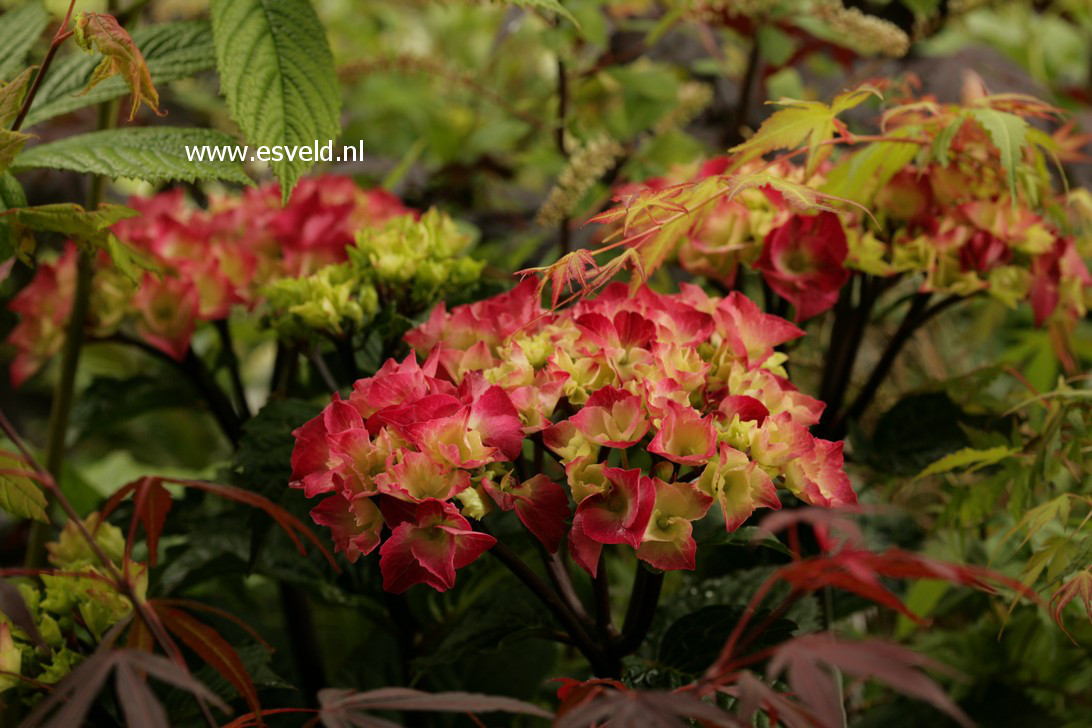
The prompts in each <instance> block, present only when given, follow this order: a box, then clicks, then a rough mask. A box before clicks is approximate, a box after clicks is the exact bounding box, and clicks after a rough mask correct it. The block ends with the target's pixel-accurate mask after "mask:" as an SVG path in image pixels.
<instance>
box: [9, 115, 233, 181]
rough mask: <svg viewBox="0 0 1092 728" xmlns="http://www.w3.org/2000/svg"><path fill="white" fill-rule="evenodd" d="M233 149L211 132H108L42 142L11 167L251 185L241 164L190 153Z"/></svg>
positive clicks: (223, 136) (221, 135)
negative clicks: (189, 152) (193, 156)
mask: <svg viewBox="0 0 1092 728" xmlns="http://www.w3.org/2000/svg"><path fill="white" fill-rule="evenodd" d="M234 145H235V139H233V138H232V137H230V136H228V135H227V134H224V133H223V132H219V131H214V130H212V129H183V128H178V127H169V126H155V127H146V128H139V129H108V130H106V131H95V132H91V133H89V134H79V135H77V136H72V137H68V138H66V139H61V140H60V141H55V142H49V143H47V144H39V145H38V146H36V147H32V148H31V149H28V150H26V151H25V152H23V153H22V154H21V155H19V157H18V159H16V160H15V164H14V165H12V167H13V169H15V170H23V169H31V168H38V167H45V168H49V169H67V170H71V171H74V172H83V173H87V174H101V175H105V176H107V177H130V178H133V179H140V180H144V181H146V182H166V181H171V180H183V181H186V182H195V181H197V180H201V179H218V180H225V181H229V182H237V183H239V184H244V185H249V184H251V180H250V178H249V177H247V176H246V173H245V172H244V171H243V166H242V163H241V162H237V161H210V160H200V161H198V160H195V161H190V160H189V158H188V156H187V153H186V150H187V148H191V149H192V148H194V147H196V148H201V147H230V146H234Z"/></svg>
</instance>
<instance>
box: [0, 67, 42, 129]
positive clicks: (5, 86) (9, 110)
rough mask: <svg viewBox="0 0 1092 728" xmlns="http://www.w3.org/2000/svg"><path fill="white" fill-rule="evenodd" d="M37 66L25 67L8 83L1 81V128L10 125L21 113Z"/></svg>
mask: <svg viewBox="0 0 1092 728" xmlns="http://www.w3.org/2000/svg"><path fill="white" fill-rule="evenodd" d="M36 68H37V66H31V67H30V68H25V69H23V72H22V73H20V74H19V75H18V76H16V77H15V78H14V79H12V80H11V81H10V82H8V83H4V82H3V81H0V129H3V128H4V127H6V126H8V125H9V124H10V123H11V122H12V121H14V120H15V117H17V116H18V115H19V110H20V109H21V108H22V106H23V99H24V98H26V95H27V87H28V86H29V85H30V82H31V79H32V78H33V77H34V72H35V69H36Z"/></svg>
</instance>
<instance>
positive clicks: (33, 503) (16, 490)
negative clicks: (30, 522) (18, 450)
mask: <svg viewBox="0 0 1092 728" xmlns="http://www.w3.org/2000/svg"><path fill="white" fill-rule="evenodd" d="M12 471H17V472H12ZM20 472H27V470H26V466H25V465H24V464H23V463H22V462H21V461H19V460H16V459H15V458H12V457H8V456H4V455H0V509H2V510H4V511H7V512H8V513H10V514H12V515H13V516H18V517H19V518H33V519H34V520H35V521H41V522H42V523H47V522H48V521H49V517H48V516H47V515H46V511H45V509H46V498H45V494H44V493H42V489H41V488H39V487H38V484H37V483H35V482H34V481H33V480H31V479H30V478H29V477H27V476H26V475H21V474H20Z"/></svg>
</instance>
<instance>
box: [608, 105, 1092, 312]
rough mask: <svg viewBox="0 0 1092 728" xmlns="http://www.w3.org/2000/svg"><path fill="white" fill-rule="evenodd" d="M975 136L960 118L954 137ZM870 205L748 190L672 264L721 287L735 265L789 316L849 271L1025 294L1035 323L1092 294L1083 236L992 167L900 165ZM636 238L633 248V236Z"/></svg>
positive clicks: (716, 207) (668, 181)
mask: <svg viewBox="0 0 1092 728" xmlns="http://www.w3.org/2000/svg"><path fill="white" fill-rule="evenodd" d="M975 132H976V127H973V126H971V125H968V126H967V131H965V132H963V135H971V136H973V134H974V133H975ZM956 139H957V142H960V143H965V144H967V145H971V144H972V141H973V139H967V140H963V139H962V135H961V136H960V137H956ZM979 141H981V140H979ZM729 163H730V159H728V158H718V159H714V160H711V161H709V162H706V163H705V164H704V165H702V166H701V167H700V168H699V169H698V170H697V171H696V172H688V171H685V170H683V171H680V172H679V173H678V174H677V175H673V176H672V177H671V178H656V179H652V180H646V181H645V182H643V183H641V185H639V187H644V188H647V189H650V190H652V191H653V192H655V191H661V190H670V188H671V187H672V185H675V184H679V183H683V182H686V181H688V180H689V181H691V182H701V181H703V180H707V179H709V178H710V177H716V176H719V175H722V174H724V172H725V170H726V169H727V168H728V165H729ZM845 164H853V159H852V157H850V159H849V161H848V162H847V163H843V166H842V167H841V168H839V167H836V166H834V165H832V164H830V163H826V164H824V165H822V166H821V168H820V172H819V174H818V175H816V176H813V177H812V178H811V179H810V180H809V182H808V183H809V185H811V186H813V187H815V188H817V189H819V190H824V189H829V188H831V184H828V183H831V182H833V181H838V178H839V176H840V175H842V176H844V174H843V173H845V170H846V169H849V168H848V167H846V166H844V165H845ZM861 164H867V162H862V163H861ZM754 166H755V165H754V164H752V165H749V166H748V167H744V169H742V170H739V171H738V172H739V174H746V173H748V171H749V170H750V169H751V168H754ZM976 169H977V168H976ZM764 171H765V173H767V174H769V175H773V176H775V177H780V178H783V179H785V180H787V181H789V182H793V183H800V182H802V181H803V180H804V170H803V168H802V167H800V166H797V165H794V164H792V163H790V162H786V161H781V162H778V163H777V164H774V165H771V166H769V167H768V168H764ZM849 173H852V171H850V172H849ZM636 187H638V186H636V185H631V186H629V187H627V188H623V189H622V190H621V192H622V193H623V194H625V193H626V192H627V191H629V192H632V191H633V190H634V189H635V188H636ZM869 211H870V212H871V213H872V217H871V218H869V217H868V216H867V215H865V214H863V213H861V212H860V211H850V212H846V213H842V214H835V213H833V212H828V211H820V212H811V213H801V212H798V211H796V210H794V209H793V208H792V207H791V206H790V205H788V204H787V203H786V201H785V199H784V198H783V196H782V195H781V193H779V192H778V191H777V190H775V189H773V188H772V187H769V186H767V187H761V188H758V189H746V190H743V191H741V192H739V193H738V194H736V195H734V196H731V197H727V196H724V197H721V198H720V199H719V200H717V201H716V202H715V203H713V204H712V205H709V206H708V211H707V212H704V214H699V215H695V217H694V219H695V222H694V224H693V226H692V227H691V229H690V230H689V231H688V232H687V234H686V235H685V236H684V237H683V238H682V240H681V242H680V243H679V245H678V247H677V250H676V255H677V260H678V262H679V264H680V265H681V266H682V267H683V268H684V269H686V270H687V271H689V272H691V273H694V274H696V275H702V276H706V277H708V278H710V279H713V280H716V281H717V282H719V283H720V284H721V285H723V286H726V287H729V288H730V287H732V286H734V285H735V281H736V276H737V273H738V269H739V266H740V265H743V266H745V267H749V268H751V269H753V270H755V271H757V272H758V273H759V274H761V275H762V277H763V279H764V280H765V282H766V283H767V284H768V285H769V287H770V288H771V289H773V290H774V291H775V292H776V293H777V294H778V295H780V296H781V297H782V298H784V299H785V300H787V301H788V302H789V303H791V304H793V307H794V311H795V318H796V320H797V321H802V320H805V319H808V318H810V317H812V316H814V315H816V314H819V313H822V312H824V311H826V310H828V309H830V308H831V307H832V306H833V305H834V303H835V302H836V301H837V299H838V295H839V291H840V290H841V288H842V286H843V285H844V284H845V283H846V282H847V281H848V280H849V278H850V277H851V275H853V274H854V273H855V272H859V273H867V274H871V275H875V276H881V277H891V276H896V275H900V274H917V275H918V276H919V280H920V290H921V291H922V292H936V293H946V294H952V295H958V296H968V295H971V294H974V293H976V292H979V291H981V292H984V293H986V294H988V295H990V296H992V297H994V298H996V299H998V300H1000V301H1002V302H1003V303H1005V304H1006V305H1008V306H1010V307H1014V306H1016V305H1017V304H1018V303H1020V302H1022V301H1024V300H1028V301H1030V303H1031V305H1032V307H1033V309H1034V313H1035V318H1036V321H1037V322H1039V323H1042V322H1044V321H1046V320H1047V319H1048V318H1049V317H1050V316H1052V315H1056V316H1062V317H1064V316H1073V317H1076V316H1082V315H1084V312H1085V311H1086V310H1087V306H1088V304H1089V301H1090V299H1092V275H1090V274H1089V271H1088V268H1087V266H1086V264H1085V262H1084V260H1083V259H1082V253H1081V250H1082V248H1085V249H1087V248H1088V247H1089V246H1090V245H1092V239H1087V238H1084V237H1082V236H1080V235H1078V234H1073V233H1070V232H1068V231H1067V230H1066V226H1065V225H1064V224H1059V223H1058V222H1056V221H1054V220H1052V219H1051V218H1050V217H1048V216H1047V215H1046V214H1044V213H1043V212H1041V211H1038V210H1035V209H1032V208H1031V207H1029V206H1028V205H1027V204H1026V203H1025V202H1023V201H1018V202H1017V203H1016V204H1014V203H1013V198H1012V197H1011V196H1010V195H1009V193H1008V190H1007V189H1006V187H1005V180H1004V177H1003V175H1000V174H997V173H996V172H995V173H993V174H990V175H982V174H980V173H979V172H975V171H974V170H971V169H968V168H965V167H963V166H960V165H958V164H954V163H953V164H949V165H941V164H939V163H932V164H928V165H926V166H923V167H917V166H914V165H909V166H907V167H904V168H903V169H901V170H900V171H898V172H897V173H894V174H892V175H891V176H890V178H889V179H887V180H885V181H884V182H883V184H882V185H880V186H879V187H878V188H877V189H876V190H875V192H874V194H873V195H872V197H871V201H870V205H869ZM873 220H875V221H876V223H878V225H877V224H874V223H873ZM636 232H637V233H639V232H640V230H639V228H638V229H637V231H636ZM631 234H632V233H631ZM634 241H635V242H634V244H635V245H639V244H641V242H642V240H641V237H640V236H639V234H638V235H634ZM1084 252H1085V253H1086V254H1087V252H1089V251H1088V250H1084Z"/></svg>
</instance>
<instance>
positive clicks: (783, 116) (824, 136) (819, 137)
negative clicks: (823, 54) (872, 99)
mask: <svg viewBox="0 0 1092 728" xmlns="http://www.w3.org/2000/svg"><path fill="white" fill-rule="evenodd" d="M878 94H879V92H878V91H876V89H874V88H872V87H871V86H862V87H861V88H858V89H854V90H853V91H846V92H844V93H841V94H838V96H836V97H835V98H834V101H833V102H832V104H831V105H830V106H828V105H827V104H824V103H823V102H821V101H798V100H796V99H781V100H780V101H777V102H776V103H777V105H779V106H782V107H784V108H782V109H781V110H780V111H775V112H774V113H773V114H772V115H771V116H770V118H768V119H766V121H764V122H762V126H760V127H759V128H758V131H757V132H755V134H754V136H752V137H751V138H750V139H748V140H747V141H745V142H743V143H742V144H739V145H738V146H735V147H733V148H732V149H731V150H730V151H731V152H732V153H733V154H736V155H738V156H737V158H736V160H735V162H734V164H733V167H738V166H739V165H741V164H744V163H745V162H748V161H750V160H752V159H756V158H758V157H761V156H762V155H763V154H766V153H768V152H772V151H776V150H779V149H788V150H791V149H797V148H799V147H801V146H804V145H805V144H806V145H807V147H808V158H807V163H806V166H805V171H806V173H807V174H808V175H809V176H810V175H811V174H812V173H813V172H814V171H815V169H816V167H818V166H819V162H821V161H822V159H823V157H824V156H825V155H823V154H821V151H822V149H821V146H820V145H821V144H822V143H823V142H825V141H827V140H828V139H831V138H833V136H834V131H835V129H836V128H837V127H836V124H835V117H836V116H837V115H838V114H840V113H841V112H843V111H847V110H849V109H852V108H854V107H856V106H859V105H860V104H861V103H863V102H864V100H865V99H867V98H868V97H869V96H872V95H878Z"/></svg>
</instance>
